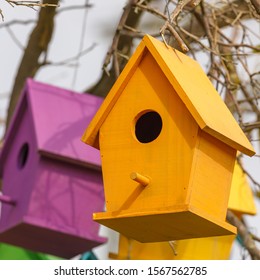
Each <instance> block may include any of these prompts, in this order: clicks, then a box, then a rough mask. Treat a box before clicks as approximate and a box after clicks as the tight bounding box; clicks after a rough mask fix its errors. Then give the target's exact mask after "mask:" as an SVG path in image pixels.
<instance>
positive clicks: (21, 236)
mask: <svg viewBox="0 0 260 280" xmlns="http://www.w3.org/2000/svg"><path fill="white" fill-rule="evenodd" d="M104 240H105V239H104V238H101V237H100V240H97V238H96V237H95V238H93V239H91V238H89V239H87V238H80V237H79V236H76V235H75V236H74V235H68V234H65V233H62V232H57V231H53V230H50V229H49V228H42V227H39V226H35V225H32V224H28V223H27V224H26V223H21V224H19V225H17V226H15V227H12V228H10V229H9V230H6V231H4V232H1V233H0V242H3V243H8V244H12V245H15V246H19V247H23V248H26V249H28V250H32V251H34V250H35V248H36V247H37V251H38V252H42V253H48V254H51V255H56V256H59V257H62V258H65V259H70V258H72V257H75V256H76V255H78V254H81V253H84V252H86V251H89V250H91V249H92V248H94V247H96V246H98V245H100V244H103V242H104ZM57 252H59V253H58V254H57Z"/></svg>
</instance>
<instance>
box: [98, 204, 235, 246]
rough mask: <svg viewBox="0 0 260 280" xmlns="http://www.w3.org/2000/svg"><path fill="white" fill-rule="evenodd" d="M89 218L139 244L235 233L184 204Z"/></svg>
mask: <svg viewBox="0 0 260 280" xmlns="http://www.w3.org/2000/svg"><path fill="white" fill-rule="evenodd" d="M93 219H94V220H95V221H97V222H99V223H100V224H102V225H104V226H107V227H109V228H112V229H114V230H116V231H118V232H120V233H121V234H123V235H125V236H127V237H128V238H132V239H134V240H137V241H139V242H143V243H147V242H163V241H169V240H181V239H191V238H199V237H210V236H222V235H234V234H236V228H235V227H234V226H232V225H230V224H228V223H226V222H225V221H220V220H217V219H214V218H213V217H212V216H210V215H208V214H207V213H205V212H203V211H201V210H200V209H196V208H193V207H188V206H187V205H178V206H173V207H167V208H164V209H161V208H154V209H152V210H149V211H148V210H147V211H144V210H141V209H140V210H139V211H138V212H137V211H133V210H132V211H130V210H121V211H113V212H101V213H94V214H93Z"/></svg>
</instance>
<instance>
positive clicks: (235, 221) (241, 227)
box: [227, 210, 260, 260]
mask: <svg viewBox="0 0 260 280" xmlns="http://www.w3.org/2000/svg"><path fill="white" fill-rule="evenodd" d="M227 220H228V221H229V222H230V223H231V224H232V225H234V226H235V227H236V228H237V231H238V234H239V235H240V237H241V239H242V241H243V244H244V246H245V248H246V249H247V250H248V252H249V254H250V256H251V258H252V259H253V260H260V250H259V249H258V248H257V246H256V244H255V242H254V239H256V237H253V236H252V234H251V233H250V232H249V231H248V229H247V227H246V225H245V224H244V223H243V222H242V221H241V220H240V219H239V218H238V217H237V216H236V215H235V214H233V213H232V212H231V211H230V210H228V211H227Z"/></svg>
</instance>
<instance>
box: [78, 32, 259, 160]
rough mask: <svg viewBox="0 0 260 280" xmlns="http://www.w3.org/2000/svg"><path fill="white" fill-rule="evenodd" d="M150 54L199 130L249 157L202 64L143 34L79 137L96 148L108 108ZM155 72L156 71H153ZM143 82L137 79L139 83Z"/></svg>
mask: <svg viewBox="0 0 260 280" xmlns="http://www.w3.org/2000/svg"><path fill="white" fill-rule="evenodd" d="M147 53H150V54H151V55H152V56H153V58H154V59H155V60H156V63H157V64H158V65H159V68H160V69H161V70H162V71H163V73H164V75H165V77H166V78H167V79H168V81H169V82H170V83H171V85H172V86H173V88H174V89H175V92H176V93H177V94H178V95H179V97H180V98H181V100H182V101H183V102H184V104H185V105H186V106H187V108H188V110H189V111H190V113H191V114H192V116H193V117H194V119H195V120H196V122H197V123H198V125H199V126H200V128H201V129H203V130H205V131H206V132H208V133H209V134H211V135H213V136H214V137H216V138H218V139H220V140H221V141H223V142H225V143H226V144H228V145H230V146H231V147H233V148H234V149H237V150H239V151H241V152H243V153H245V154H248V155H250V156H252V155H254V154H255V151H254V149H253V147H252V145H251V144H250V142H249V141H248V139H247V137H246V136H245V134H244V133H243V131H242V130H241V128H240V127H239V125H238V124H237V122H236V121H235V119H234V117H233V116H232V114H231V113H230V111H229V110H228V108H227V107H226V105H225V104H224V102H223V101H222V99H221V97H220V96H219V94H218V93H217V92H216V90H215V89H214V87H213V85H212V84H211V82H210V80H209V79H208V78H207V76H206V74H205V73H204V71H203V70H202V68H201V66H200V65H199V64H198V63H197V62H196V61H194V60H193V59H191V58H190V57H188V56H186V55H184V54H183V53H180V52H178V51H177V50H173V49H171V48H170V47H166V46H165V45H164V44H163V43H162V42H160V41H158V40H157V39H154V38H152V37H151V36H149V35H146V36H145V37H144V38H143V40H142V42H141V43H140V45H139V47H138V48H137V50H136V52H135V53H134V55H133V56H132V58H131V59H130V61H129V63H128V64H127V65H126V67H125V69H124V71H123V72H122V74H121V75H120V77H119V79H118V80H117V82H116V83H115V85H114V87H113V88H112V89H111V91H110V93H109V94H108V96H107V98H106V99H105V101H104V103H103V104H102V106H101V108H100V110H99V111H98V113H97V115H96V116H95V117H94V119H93V121H92V122H91V123H90V125H89V127H88V129H87V130H86V131H85V134H84V135H83V137H82V140H83V141H84V142H85V143H88V144H90V145H94V146H95V147H98V141H99V139H98V132H99V130H100V128H101V126H102V124H103V122H104V121H105V120H106V118H107V116H108V114H109V113H110V111H111V108H112V107H113V106H114V105H115V104H116V102H117V100H118V98H119V96H120V95H121V94H122V92H123V90H124V88H125V86H126V84H127V83H128V81H129V80H130V79H131V77H132V75H133V74H134V72H135V70H136V68H137V67H138V64H139V63H140V62H141V61H142V59H143V58H144V57H145V56H146V54H147ZM155 75H156V73H155ZM141 82H142V81H139V84H140V83H141Z"/></svg>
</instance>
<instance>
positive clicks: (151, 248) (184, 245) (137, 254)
mask: <svg viewBox="0 0 260 280" xmlns="http://www.w3.org/2000/svg"><path fill="white" fill-rule="evenodd" d="M234 239H235V236H220V237H208V238H197V239H188V240H179V241H174V242H171V243H172V244H170V242H156V243H140V242H138V241H136V240H133V239H129V238H127V237H125V236H123V235H120V239H119V246H118V252H117V253H116V252H110V253H109V258H110V259H119V260H227V259H229V257H230V251H231V247H232V244H233V241H234Z"/></svg>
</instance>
